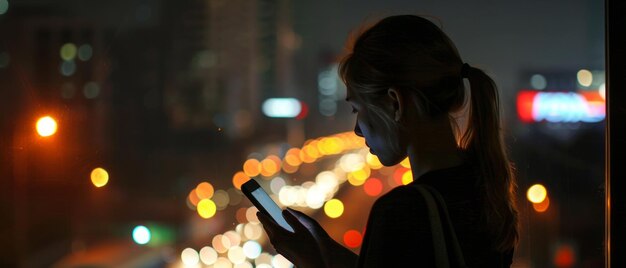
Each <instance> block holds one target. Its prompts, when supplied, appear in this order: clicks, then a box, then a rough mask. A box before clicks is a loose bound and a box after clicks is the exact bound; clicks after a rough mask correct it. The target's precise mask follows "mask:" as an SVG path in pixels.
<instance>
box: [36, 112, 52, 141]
mask: <svg viewBox="0 0 626 268" xmlns="http://www.w3.org/2000/svg"><path fill="white" fill-rule="evenodd" d="M36 128H37V134H39V136H42V137H48V136H52V135H54V133H56V132H57V122H56V121H55V120H54V118H52V117H51V116H44V117H41V118H39V120H37V124H36Z"/></svg>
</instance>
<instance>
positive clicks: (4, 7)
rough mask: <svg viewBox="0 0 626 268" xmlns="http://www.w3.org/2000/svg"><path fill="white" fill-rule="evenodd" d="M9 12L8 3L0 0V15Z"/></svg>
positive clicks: (5, 0)
mask: <svg viewBox="0 0 626 268" xmlns="http://www.w3.org/2000/svg"><path fill="white" fill-rule="evenodd" d="M8 10H9V1H7V0H0V15H3V14H5V13H7V11H8Z"/></svg>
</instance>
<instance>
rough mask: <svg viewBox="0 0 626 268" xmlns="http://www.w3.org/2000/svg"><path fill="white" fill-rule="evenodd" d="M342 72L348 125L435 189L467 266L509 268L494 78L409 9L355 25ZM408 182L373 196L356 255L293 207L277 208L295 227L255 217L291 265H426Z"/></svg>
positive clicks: (506, 192)
mask: <svg viewBox="0 0 626 268" xmlns="http://www.w3.org/2000/svg"><path fill="white" fill-rule="evenodd" d="M339 72H340V76H341V77H342V79H343V81H344V83H345V84H346V86H347V90H348V92H347V101H348V102H349V103H350V104H351V105H352V107H353V110H354V112H355V113H356V114H357V120H356V121H357V122H356V126H355V128H354V132H355V133H356V134H357V135H359V136H361V137H364V138H365V141H366V144H367V146H368V147H369V148H370V150H371V152H372V153H373V154H375V155H376V156H378V158H379V159H380V161H381V163H383V164H384V165H386V166H392V165H395V164H397V163H399V162H400V161H402V160H403V159H404V158H406V157H407V156H408V157H409V160H410V163H411V169H412V172H413V178H416V179H415V180H414V181H413V182H412V183H411V184H420V185H427V186H429V187H431V188H434V189H435V190H436V191H437V192H439V193H440V194H441V196H443V200H444V201H445V205H446V206H447V209H448V213H449V217H450V221H451V222H452V226H453V229H454V232H455V233H456V237H457V240H458V244H459V245H460V248H461V251H462V255H463V258H464V260H465V263H466V265H467V266H469V267H509V266H510V265H511V263H512V258H513V250H514V248H515V245H516V243H517V240H518V227H517V225H518V219H517V209H516V206H515V201H514V194H515V190H516V184H515V178H514V175H513V171H512V164H511V163H510V162H509V160H508V157H507V155H506V152H505V149H504V146H503V141H502V138H501V133H500V119H499V101H498V93H497V89H496V86H495V84H494V82H493V80H492V79H491V78H490V77H489V76H487V75H486V74H485V73H484V72H483V71H482V70H480V69H477V68H474V67H471V66H469V65H468V64H466V63H463V61H462V60H461V58H460V56H459V54H458V52H457V50H456V48H455V46H454V44H453V43H452V41H451V40H450V39H449V38H448V37H447V36H446V35H445V34H444V33H443V32H442V31H441V30H440V29H439V28H438V27H437V26H436V25H435V24H433V23H432V22H431V21H429V20H427V19H425V18H423V17H419V16H414V15H400V16H391V17H387V18H385V19H383V20H381V21H379V22H378V23H376V24H375V25H373V26H372V27H370V28H368V29H367V30H365V31H363V32H362V33H361V34H360V35H359V36H358V37H357V38H356V40H355V41H354V42H353V44H352V45H351V52H350V53H348V54H347V55H346V56H345V57H344V58H343V59H342V60H341V63H340V68H339ZM464 79H467V80H468V81H469V83H468V84H469V88H467V87H466V86H465V83H464ZM411 184H409V185H406V186H399V187H396V188H394V189H392V190H391V191H389V192H388V193H387V194H385V195H383V196H382V197H380V198H379V199H378V200H376V202H375V203H374V205H373V207H372V210H371V211H370V215H369V219H368V222H367V227H366V231H365V236H364V239H363V244H362V246H361V251H360V254H359V255H356V254H354V253H353V252H352V251H350V250H348V249H346V248H344V247H343V246H341V245H340V244H339V243H337V242H336V241H334V240H333V239H332V238H330V236H329V235H328V234H327V233H326V232H325V231H324V229H323V228H322V227H321V226H320V225H319V224H318V223H317V222H316V221H315V220H314V219H312V218H310V217H308V216H307V215H305V214H303V213H301V212H298V211H295V210H292V209H286V210H285V211H284V212H283V214H284V216H285V218H286V219H287V220H288V221H289V222H290V224H291V225H292V226H293V227H294V229H295V233H290V232H288V231H286V230H284V229H282V228H281V227H280V226H278V225H277V224H276V223H274V222H273V221H272V220H271V219H270V218H268V217H267V216H265V215H263V214H261V213H258V217H259V219H260V221H261V222H262V223H263V226H264V228H265V230H266V232H267V233H268V236H269V238H270V241H271V243H272V244H273V245H274V247H275V249H276V250H277V251H278V252H279V253H281V254H282V255H283V256H285V257H286V258H287V259H289V260H290V261H291V262H293V263H294V264H295V265H296V266H297V267H355V266H357V267H435V266H436V264H435V263H436V260H435V255H434V249H433V248H434V246H433V235H432V233H431V226H430V223H429V220H428V209H427V206H426V204H425V203H426V202H425V201H424V198H423V197H421V196H420V195H419V193H418V192H416V191H415V190H414V189H412V187H411V186H412V185H411ZM446 239H448V240H449V239H450V234H446Z"/></svg>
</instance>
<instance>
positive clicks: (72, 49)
mask: <svg viewBox="0 0 626 268" xmlns="http://www.w3.org/2000/svg"><path fill="white" fill-rule="evenodd" d="M77 51H78V49H77V48H76V45H74V44H72V43H67V44H65V45H63V46H62V47H61V50H60V52H59V54H60V55H61V58H62V59H63V60H66V61H70V60H73V59H74V58H75V57H76V52H77Z"/></svg>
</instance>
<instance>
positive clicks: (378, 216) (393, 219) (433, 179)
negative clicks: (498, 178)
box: [357, 164, 513, 267]
mask: <svg viewBox="0 0 626 268" xmlns="http://www.w3.org/2000/svg"><path fill="white" fill-rule="evenodd" d="M476 174H478V173H477V172H475V169H474V168H472V166H471V165H470V164H464V165H461V166H457V167H451V168H446V169H440V170H434V171H430V172H427V173H426V174H424V175H422V176H420V177H419V178H418V179H417V180H415V181H413V182H412V183H411V184H414V183H420V184H426V185H429V186H432V187H433V188H435V189H436V190H437V191H439V193H440V194H441V195H442V196H443V199H444V200H445V202H446V206H447V207H448V212H449V214H450V220H451V221H452V225H453V227H454V229H455V232H456V235H457V238H458V241H459V244H460V246H461V250H462V251H463V256H464V258H465V264H466V265H467V266H468V267H509V266H510V265H511V263H512V261H513V249H511V250H509V251H507V252H504V253H502V252H497V251H495V250H493V249H491V247H490V245H491V239H490V237H489V235H488V234H487V226H486V225H485V224H484V222H483V221H482V220H481V216H480V215H481V214H480V213H481V210H482V207H483V204H482V199H481V195H480V190H479V189H480V185H479V183H480V180H479V176H478V175H476ZM448 248H449V249H448V252H450V251H451V248H450V246H448ZM451 265H453V263H451ZM357 267H435V260H434V250H433V242H432V235H431V233H430V223H429V221H428V210H427V207H426V203H425V201H424V199H423V197H422V196H421V195H420V194H419V192H418V191H417V190H415V189H414V187H411V186H408V185H407V186H399V187H396V188H394V189H393V190H391V191H390V192H388V193H387V194H385V195H383V196H382V197H380V198H379V199H378V200H376V202H375V203H374V206H373V207H372V210H371V212H370V216H369V219H368V221H367V227H366V230H365V237H364V238H363V245H362V246H361V253H360V254H359V260H358V265H357Z"/></svg>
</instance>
